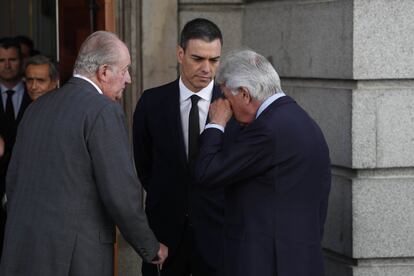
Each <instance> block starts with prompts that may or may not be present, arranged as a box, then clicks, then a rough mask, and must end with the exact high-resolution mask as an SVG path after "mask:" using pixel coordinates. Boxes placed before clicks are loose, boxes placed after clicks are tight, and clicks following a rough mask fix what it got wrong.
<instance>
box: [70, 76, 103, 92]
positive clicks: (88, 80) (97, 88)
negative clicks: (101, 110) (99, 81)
mask: <svg viewBox="0 0 414 276" xmlns="http://www.w3.org/2000/svg"><path fill="white" fill-rule="evenodd" d="M73 76H74V77H75V78H80V79H83V80H86V81H87V82H89V83H90V84H92V85H93V86H94V87H95V88H96V90H98V92H99V94H103V93H102V90H101V89H100V88H99V87H98V86H97V85H96V84H95V83H94V82H93V81H91V80H90V79H88V78H87V77H85V76H82V75H79V74H73Z"/></svg>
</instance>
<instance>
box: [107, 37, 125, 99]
mask: <svg viewBox="0 0 414 276" xmlns="http://www.w3.org/2000/svg"><path fill="white" fill-rule="evenodd" d="M130 65H131V57H130V55H129V51H128V49H127V48H126V47H125V46H124V45H121V47H120V51H119V60H118V63H117V64H115V65H109V66H108V67H107V69H106V70H105V81H104V82H103V83H102V92H103V94H104V95H105V96H107V97H109V98H110V99H112V100H114V101H116V100H119V99H121V98H122V93H123V91H124V89H125V86H126V85H127V84H130V83H131V76H130V74H129V66H130Z"/></svg>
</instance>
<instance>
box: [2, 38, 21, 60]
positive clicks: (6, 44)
mask: <svg viewBox="0 0 414 276" xmlns="http://www.w3.org/2000/svg"><path fill="white" fill-rule="evenodd" d="M0 48H3V49H9V48H15V49H16V50H17V53H18V54H19V58H20V59H21V58H22V51H21V49H20V44H19V42H18V41H17V40H16V39H15V38H13V37H3V38H0Z"/></svg>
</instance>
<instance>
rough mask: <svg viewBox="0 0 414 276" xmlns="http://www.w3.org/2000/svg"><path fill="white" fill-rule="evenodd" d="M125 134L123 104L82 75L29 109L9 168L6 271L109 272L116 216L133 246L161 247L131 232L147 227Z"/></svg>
mask: <svg viewBox="0 0 414 276" xmlns="http://www.w3.org/2000/svg"><path fill="white" fill-rule="evenodd" d="M126 137H127V136H126V129H125V125H124V124H123V113H122V110H121V108H120V106H119V105H118V104H117V103H116V102H113V101H110V100H109V99H108V98H107V97H105V96H103V95H100V94H99V93H98V91H97V90H96V89H95V88H94V87H93V86H92V85H91V84H89V83H87V82H86V81H85V80H81V79H78V78H73V79H72V80H70V81H69V82H68V84H66V85H65V86H64V87H63V88H61V89H59V90H57V91H56V92H55V93H50V94H48V95H45V96H44V97H42V98H40V99H39V100H37V101H36V102H34V103H33V105H31V106H30V108H29V109H28V110H27V114H26V115H25V117H24V119H23V121H22V124H21V128H20V129H19V134H18V138H17V141H16V148H15V152H14V154H13V158H12V162H11V164H10V169H9V171H8V177H7V187H6V193H7V196H8V199H9V203H8V210H9V211H8V216H9V219H8V222H7V226H6V238H5V247H4V253H3V258H2V266H1V269H0V271H1V272H2V273H5V275H9V274H7V273H10V274H12V275H68V274H69V271H70V273H71V274H73V275H77V273H78V274H79V273H81V274H82V273H83V274H82V275H110V274H111V273H112V272H113V264H112V263H113V262H112V258H113V242H114V238H115V228H114V221H113V220H112V219H111V218H113V219H114V220H116V223H117V224H118V225H120V228H122V229H124V230H127V231H126V234H127V235H126V238H127V239H128V238H132V246H133V247H134V248H138V245H137V244H138V243H139V244H140V245H139V246H140V247H143V248H146V249H147V248H150V249H151V250H152V251H153V250H157V249H158V245H157V244H154V246H153V248H151V246H149V245H148V244H149V243H151V244H153V243H154V242H153V241H152V240H151V236H150V235H148V236H145V235H143V237H142V239H143V240H144V239H147V240H146V242H142V243H141V242H140V240H138V238H136V237H135V236H132V237H131V235H130V234H131V232H132V231H129V230H130V228H132V227H134V231H135V232H137V235H141V234H142V233H141V232H140V229H141V227H144V226H138V225H137V224H139V223H138V222H137V221H136V220H135V219H134V218H136V217H134V216H133V215H136V213H138V212H139V211H138V210H139V208H140V206H138V204H137V203H136V200H137V199H136V198H140V196H141V195H140V193H139V187H138V185H137V184H138V183H137V182H133V180H134V178H135V179H136V176H135V174H134V170H133V167H132V162H129V161H131V156H130V154H129V153H130V152H129V148H128V142H127V138H126ZM118 181H119V187H117V186H116V185H114V184H116V183H118ZM131 182H132V183H134V184H136V185H135V186H134V187H131V185H130V184H131ZM126 194H127V195H128V196H131V197H132V198H131V199H130V198H129V197H128V198H126V197H125V195H126ZM135 196H136V198H135ZM135 205H137V206H135ZM124 207H128V209H129V210H127V211H125V210H123V208H124ZM127 212H128V214H126V213H127ZM131 214H132V215H131ZM124 216H126V217H131V220H130V221H129V222H127V221H126V220H125V217H124ZM128 223H129V224H131V225H130V226H129V225H128V226H126V225H127V224H128ZM138 232H140V233H139V234H138ZM130 240H131V239H130ZM148 240H150V241H148ZM22 246H24V250H23V249H22ZM141 253H142V252H141ZM148 254H150V255H152V256H153V255H155V253H154V252H148Z"/></svg>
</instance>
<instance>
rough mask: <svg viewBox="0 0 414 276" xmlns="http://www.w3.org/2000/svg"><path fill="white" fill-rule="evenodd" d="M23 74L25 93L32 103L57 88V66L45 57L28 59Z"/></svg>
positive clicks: (38, 56)
mask: <svg viewBox="0 0 414 276" xmlns="http://www.w3.org/2000/svg"><path fill="white" fill-rule="evenodd" d="M24 72H25V77H26V88H27V93H28V94H29V96H30V98H31V99H32V100H33V101H34V100H36V99H37V98H39V97H40V96H42V95H43V94H45V93H47V92H49V91H51V90H53V89H56V88H57V86H58V83H59V71H58V68H57V65H56V63H55V62H53V61H52V59H50V58H49V57H47V56H44V55H36V56H33V57H31V58H29V59H28V60H27V62H26V64H25V70H24Z"/></svg>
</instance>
